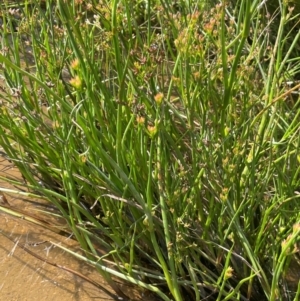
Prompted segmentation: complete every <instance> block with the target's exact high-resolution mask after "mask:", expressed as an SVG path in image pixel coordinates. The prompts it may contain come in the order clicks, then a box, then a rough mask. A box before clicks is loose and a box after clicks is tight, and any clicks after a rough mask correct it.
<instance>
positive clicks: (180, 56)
mask: <svg viewBox="0 0 300 301" xmlns="http://www.w3.org/2000/svg"><path fill="white" fill-rule="evenodd" d="M269 2H272V1H269ZM273 2H276V3H277V1H273ZM273 2H272V5H269V4H268V1H246V0H237V1H225V0H222V1H211V2H210V3H209V4H208V2H206V1H202V0H190V1H174V0H152V1H151V0H135V1H129V0H110V1H109V0H103V1H94V0H89V1H76V0H73V1H63V0H57V1H38V0H35V1H33V0H32V1H24V2H22V3H20V2H19V1H16V3H14V2H13V1H3V4H1V11H2V15H1V20H2V22H1V23H2V25H1V43H2V48H1V53H0V63H1V69H0V73H1V82H2V87H1V90H0V93H1V117H0V146H1V148H2V149H1V151H3V152H4V153H5V154H6V157H7V158H8V159H10V160H11V161H12V162H13V163H14V164H15V166H16V167H17V168H18V169H19V170H20V172H21V174H22V176H23V178H24V180H25V184H24V183H23V184H22V185H23V186H26V187H27V188H28V190H29V191H30V193H28V196H31V195H34V196H36V195H40V196H41V197H42V198H43V199H47V200H48V201H49V202H51V203H52V204H54V205H55V206H56V207H57V209H58V210H59V212H60V214H61V216H62V217H63V218H64V219H65V220H66V222H67V224H68V230H69V232H71V233H73V234H74V237H75V238H76V240H77V241H78V242H79V244H80V246H81V248H82V250H83V253H82V254H81V255H79V254H75V253H72V252H71V250H67V251H68V252H70V253H72V254H73V255H74V256H76V257H78V258H80V259H82V260H83V261H84V262H86V263H87V264H90V265H93V266H94V267H95V269H97V271H99V273H101V274H102V275H103V277H104V278H105V279H106V280H107V282H108V283H109V285H111V286H112V288H113V289H114V290H115V291H116V294H117V295H118V296H119V297H122V298H123V299H124V300H126V299H127V300H129V299H130V298H129V297H127V296H126V295H125V294H124V293H123V292H122V290H121V289H120V288H119V286H118V285H117V283H116V281H115V280H116V279H122V281H125V282H128V283H132V284H134V285H136V287H140V288H141V289H142V290H148V291H151V292H152V293H153V294H154V295H155V296H157V298H158V300H166V301H170V300H176V301H185V300H195V301H198V300H243V301H244V300H271V301H275V300H295V301H296V300H298V299H297V298H298V297H299V294H300V287H299V285H298V283H297V281H291V280H290V279H291V274H292V273H293V269H294V268H295V267H297V268H298V269H300V263H299V262H300V259H299V227H300V215H299V212H300V203H299V195H300V165H299V163H300V153H299V149H300V138H299V137H300V135H299V129H300V116H299V112H300V110H299V104H300V100H299V99H300V98H299V91H300V83H299V78H300V76H299V71H300V63H299V47H298V45H299V36H300V31H299V30H295V29H299V22H298V21H297V20H299V14H298V13H299V12H298V11H297V9H293V3H292V2H289V1H278V5H277V4H276V5H274V3H273ZM274 7H277V8H276V9H274ZM6 180H7V181H12V180H10V179H6ZM19 184H21V183H19ZM0 191H3V192H6V193H7V192H10V193H18V192H17V191H5V190H4V189H2V188H0ZM1 208H2V210H3V211H5V212H8V213H11V211H9V210H5V208H3V207H0V209H1ZM29 221H30V219H29ZM99 246H100V247H101V249H102V250H105V255H100V253H99V252H98V248H100V247H99Z"/></svg>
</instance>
